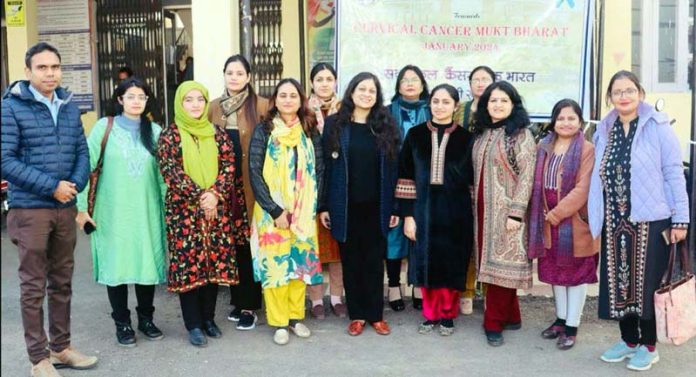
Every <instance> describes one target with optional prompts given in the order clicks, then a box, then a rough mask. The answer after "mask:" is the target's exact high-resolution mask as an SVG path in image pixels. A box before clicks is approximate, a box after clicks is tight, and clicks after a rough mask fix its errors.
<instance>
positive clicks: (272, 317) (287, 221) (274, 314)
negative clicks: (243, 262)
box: [249, 79, 324, 344]
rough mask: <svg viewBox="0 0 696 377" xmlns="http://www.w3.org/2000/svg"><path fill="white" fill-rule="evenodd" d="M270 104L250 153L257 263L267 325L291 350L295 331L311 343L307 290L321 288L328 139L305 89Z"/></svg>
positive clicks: (281, 90) (281, 87)
mask: <svg viewBox="0 0 696 377" xmlns="http://www.w3.org/2000/svg"><path fill="white" fill-rule="evenodd" d="M270 103H271V108H270V110H269V111H268V114H267V115H266V117H265V118H264V119H265V122H263V123H261V124H259V125H257V126H256V129H255V130H254V134H253V136H252V137H251V145H250V147H249V175H250V178H251V187H252V189H253V190H254V195H255V197H256V204H255V205H254V215H253V221H252V226H251V255H252V259H253V265H254V277H255V279H256V280H257V281H259V282H261V286H262V287H263V296H264V301H265V303H266V317H267V320H268V325H269V326H272V327H275V328H276V331H275V335H274V336H273V340H274V341H275V342H276V343H277V344H286V343H287V342H288V340H289V332H288V330H289V331H292V332H293V333H294V334H295V335H297V336H298V337H301V338H306V337H309V336H310V335H311V333H310V331H309V329H308V328H307V326H305V325H304V324H302V323H301V321H302V319H304V313H305V289H306V285H307V284H309V285H312V284H319V283H321V282H322V274H321V263H320V262H319V257H318V255H317V223H316V212H317V198H318V193H319V192H321V187H320V186H321V182H322V176H323V172H324V163H323V159H322V153H321V151H322V149H321V136H320V135H319V132H318V131H317V128H316V123H315V119H314V117H313V116H312V113H311V111H310V110H309V109H308V108H307V98H306V97H305V94H304V91H303V90H302V86H301V85H300V83H298V82H297V81H296V80H294V79H283V80H281V81H280V82H279V83H278V85H277V86H276V87H275V91H274V92H273V96H272V97H271V102H270Z"/></svg>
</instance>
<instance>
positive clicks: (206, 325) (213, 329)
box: [203, 321, 222, 338]
mask: <svg viewBox="0 0 696 377" xmlns="http://www.w3.org/2000/svg"><path fill="white" fill-rule="evenodd" d="M203 330H205V334H206V335H208V336H209V337H211V338H219V337H221V336H222V331H220V328H219V327H218V326H217V325H216V324H215V321H203Z"/></svg>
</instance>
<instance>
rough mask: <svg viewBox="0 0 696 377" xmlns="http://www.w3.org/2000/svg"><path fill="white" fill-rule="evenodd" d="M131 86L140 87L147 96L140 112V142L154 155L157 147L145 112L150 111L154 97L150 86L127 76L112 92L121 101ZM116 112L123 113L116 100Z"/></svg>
mask: <svg viewBox="0 0 696 377" xmlns="http://www.w3.org/2000/svg"><path fill="white" fill-rule="evenodd" d="M133 87H135V88H140V89H142V90H143V92H145V95H146V96H147V97H148V99H147V102H145V108H144V109H143V113H142V114H140V142H141V143H142V144H143V147H145V149H147V151H148V152H150V154H151V155H153V156H155V154H156V152H157V151H156V150H157V148H156V146H155V140H154V138H153V136H152V121H150V118H148V116H147V114H148V113H150V111H151V109H150V108H151V107H152V106H151V105H150V104H151V103H154V102H155V98H154V96H153V94H152V91H151V90H150V87H149V86H148V85H147V84H146V83H145V82H144V81H141V80H140V79H138V78H135V77H129V78H127V79H125V80H123V81H121V83H120V84H118V86H117V87H116V91H115V92H114V94H115V97H116V98H117V99H118V98H120V99H121V101H123V95H124V94H126V91H127V90H128V89H130V88H133ZM116 114H117V115H120V114H123V105H121V104H120V103H119V102H118V100H117V101H116Z"/></svg>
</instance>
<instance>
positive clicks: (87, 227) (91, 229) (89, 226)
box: [83, 221, 97, 234]
mask: <svg viewBox="0 0 696 377" xmlns="http://www.w3.org/2000/svg"><path fill="white" fill-rule="evenodd" d="M83 229H84V231H85V234H90V233H92V232H94V231H95V230H97V227H95V226H94V225H93V224H92V223H90V222H89V221H88V222H86V223H85V226H84V228H83Z"/></svg>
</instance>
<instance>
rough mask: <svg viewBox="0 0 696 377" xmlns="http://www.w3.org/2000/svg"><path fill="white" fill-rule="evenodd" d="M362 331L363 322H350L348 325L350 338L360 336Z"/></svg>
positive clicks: (363, 327) (363, 328)
mask: <svg viewBox="0 0 696 377" xmlns="http://www.w3.org/2000/svg"><path fill="white" fill-rule="evenodd" d="M363 330H365V322H364V321H359V320H354V321H350V324H349V325H348V334H350V335H351V336H358V335H360V334H362V332H363Z"/></svg>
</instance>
